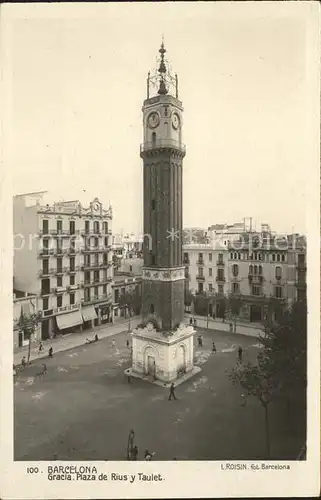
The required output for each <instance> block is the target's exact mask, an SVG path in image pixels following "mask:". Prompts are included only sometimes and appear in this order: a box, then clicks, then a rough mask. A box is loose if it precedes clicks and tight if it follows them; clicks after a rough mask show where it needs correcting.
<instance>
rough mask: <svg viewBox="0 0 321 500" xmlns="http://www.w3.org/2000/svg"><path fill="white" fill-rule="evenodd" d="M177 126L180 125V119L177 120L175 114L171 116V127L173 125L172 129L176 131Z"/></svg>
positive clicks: (177, 117)
mask: <svg viewBox="0 0 321 500" xmlns="http://www.w3.org/2000/svg"><path fill="white" fill-rule="evenodd" d="M179 124H180V118H179V116H178V114H177V113H173V115H172V125H173V128H174V129H175V130H176V129H178V127H179Z"/></svg>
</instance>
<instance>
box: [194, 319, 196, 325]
mask: <svg viewBox="0 0 321 500" xmlns="http://www.w3.org/2000/svg"><path fill="white" fill-rule="evenodd" d="M194 327H196V318H194Z"/></svg>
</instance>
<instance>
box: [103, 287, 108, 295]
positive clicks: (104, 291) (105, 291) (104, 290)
mask: <svg viewBox="0 0 321 500" xmlns="http://www.w3.org/2000/svg"><path fill="white" fill-rule="evenodd" d="M103 294H104V295H106V294H107V285H104V286H103Z"/></svg>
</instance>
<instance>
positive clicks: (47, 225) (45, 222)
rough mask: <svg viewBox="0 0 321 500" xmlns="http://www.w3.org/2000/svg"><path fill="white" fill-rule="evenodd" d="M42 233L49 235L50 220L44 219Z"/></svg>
mask: <svg viewBox="0 0 321 500" xmlns="http://www.w3.org/2000/svg"><path fill="white" fill-rule="evenodd" d="M42 232H43V234H48V233H49V221H48V219H43V221H42Z"/></svg>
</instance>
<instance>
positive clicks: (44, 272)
mask: <svg viewBox="0 0 321 500" xmlns="http://www.w3.org/2000/svg"><path fill="white" fill-rule="evenodd" d="M50 274H51V270H50V269H41V270H40V271H38V277H39V278H49V276H50Z"/></svg>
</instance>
